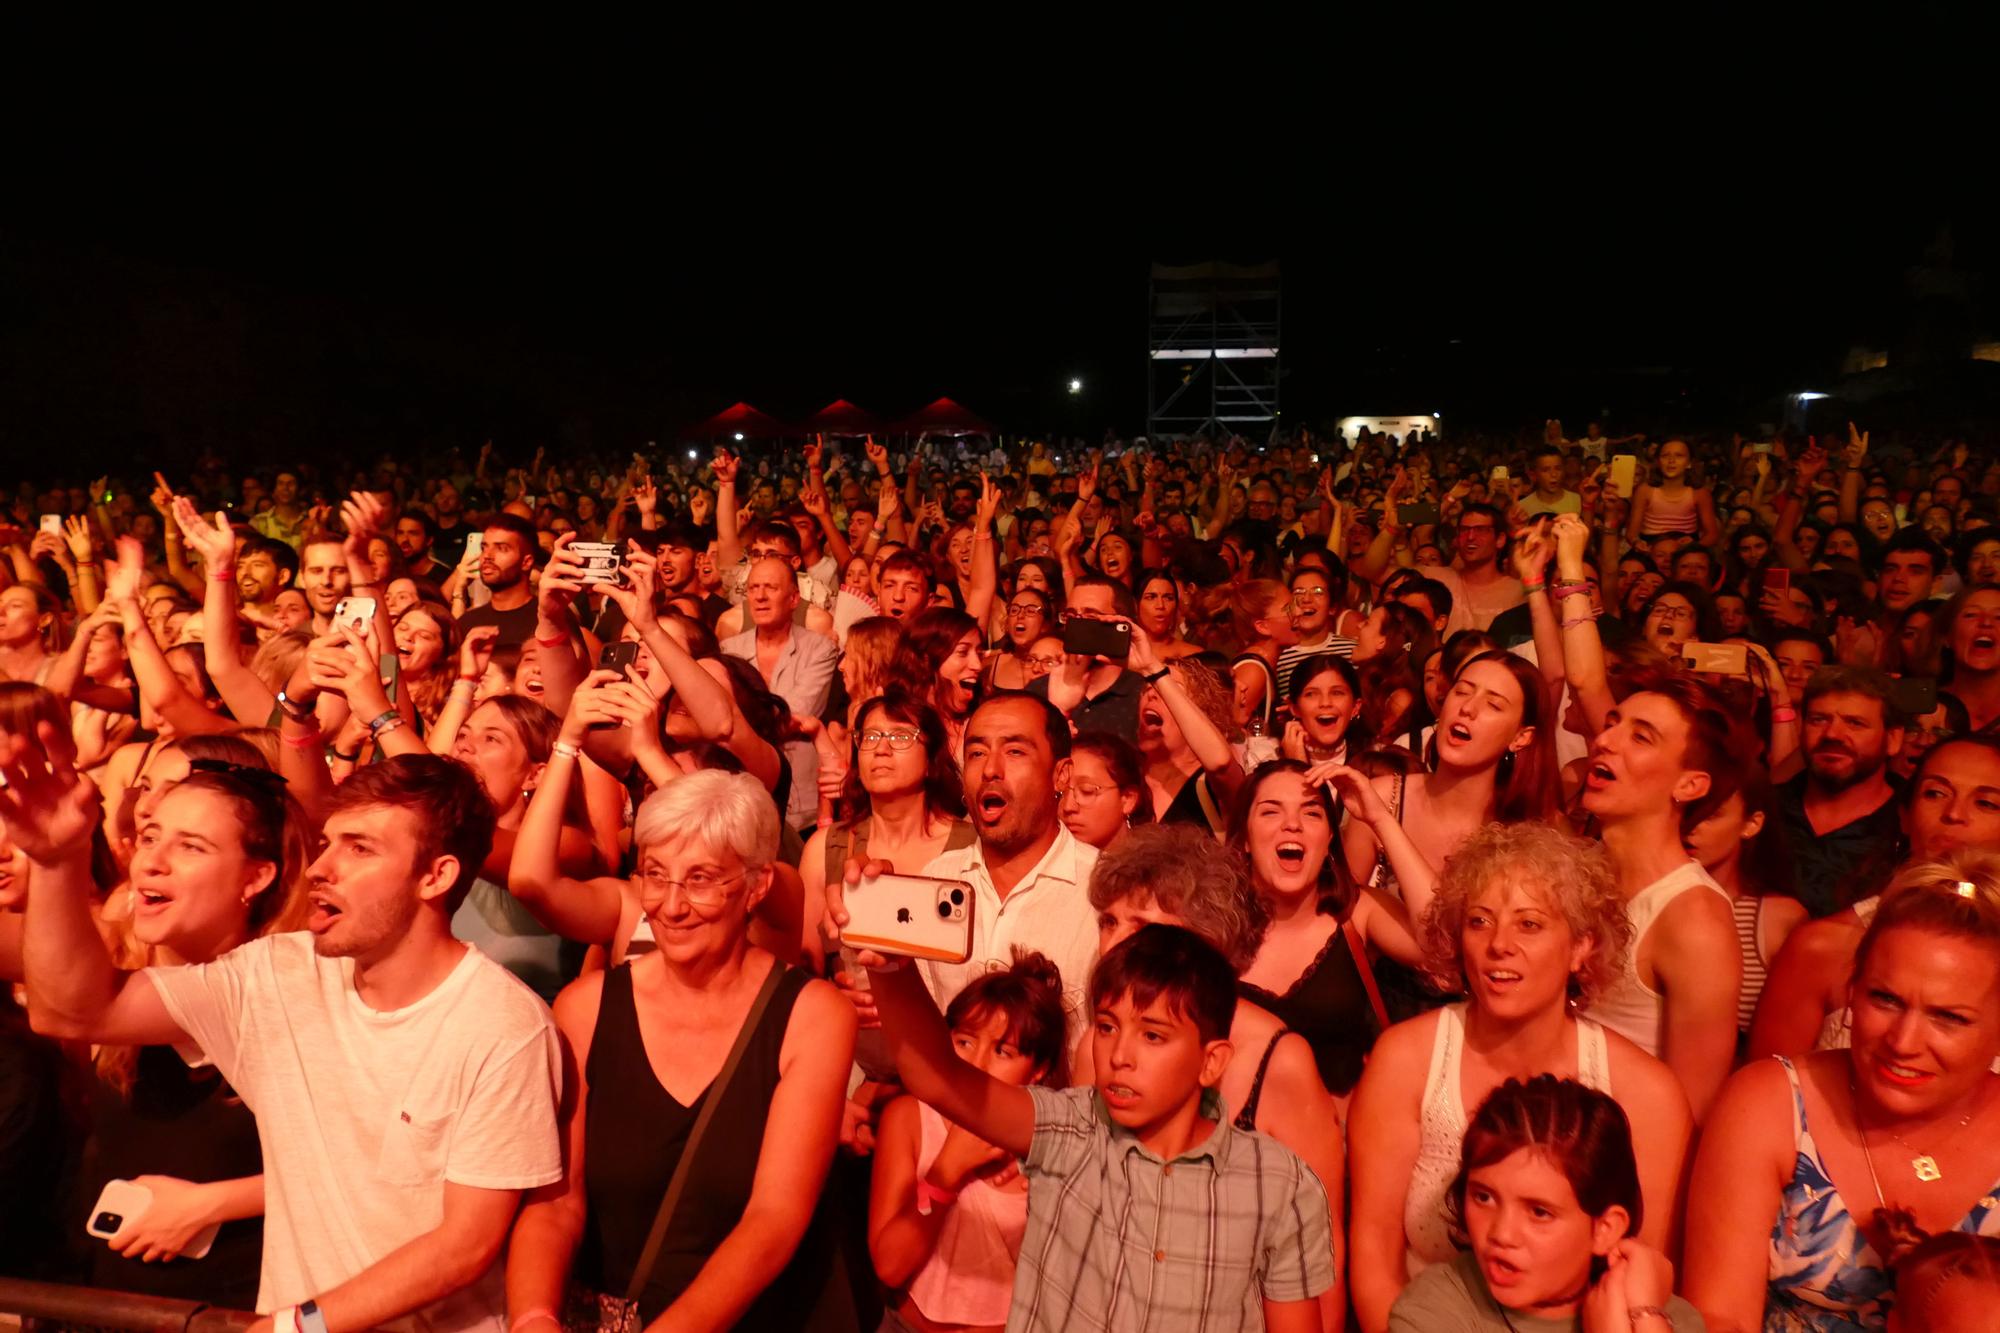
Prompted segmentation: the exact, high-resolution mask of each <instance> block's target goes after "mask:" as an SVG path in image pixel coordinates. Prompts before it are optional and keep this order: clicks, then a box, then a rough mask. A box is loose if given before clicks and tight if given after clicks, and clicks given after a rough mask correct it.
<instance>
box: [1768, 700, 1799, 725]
mask: <svg viewBox="0 0 2000 1333" xmlns="http://www.w3.org/2000/svg"><path fill="white" fill-rule="evenodd" d="M1771 720H1772V721H1773V722H1796V721H1798V720H1799V710H1798V709H1796V708H1794V707H1792V706H1791V705H1790V704H1786V705H1785V706H1784V707H1783V708H1773V709H1772V710H1771Z"/></svg>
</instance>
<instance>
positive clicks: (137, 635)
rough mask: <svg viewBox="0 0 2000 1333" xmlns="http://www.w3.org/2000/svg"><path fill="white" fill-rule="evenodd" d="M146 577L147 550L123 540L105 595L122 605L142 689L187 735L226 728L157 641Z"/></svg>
mask: <svg viewBox="0 0 2000 1333" xmlns="http://www.w3.org/2000/svg"><path fill="white" fill-rule="evenodd" d="M145 576H146V554H145V552H144V551H143V550H141V549H140V546H139V543H138V542H137V541H136V540H135V539H133V538H131V537H120V538H119V539H118V563H117V565H116V566H115V567H114V568H113V569H112V572H111V577H110V586H109V589H108V590H107V592H106V594H105V599H106V600H107V601H109V602H110V603H111V604H112V605H113V606H115V607H117V609H118V617H119V620H120V621H121V622H122V623H123V624H124V627H125V655H126V658H127V660H128V661H129V662H130V663H131V666H132V678H133V679H134V680H136V681H138V682H139V693H140V694H141V695H142V696H144V697H145V698H146V700H147V701H148V702H150V703H151V704H152V705H153V707H154V708H155V709H157V710H159V713H160V716H161V717H163V718H165V719H166V720H167V721H168V722H170V723H172V724H173V727H174V730H175V731H178V732H181V733H183V734H199V733H203V732H212V731H227V730H228V729H229V724H228V723H227V722H225V721H224V720H223V719H221V718H219V717H217V716H216V715H215V714H214V713H212V712H210V711H209V710H208V709H207V708H205V707H203V706H202V704H201V703H200V702H199V701H197V700H196V699H195V698H194V696H193V695H191V694H189V693H188V690H187V686H185V685H183V684H181V678H180V677H179V676H177V675H175V674H174V669H173V667H171V666H169V665H168V664H167V655H166V654H165V653H163V652H161V651H160V645H159V644H158V643H155V642H154V641H153V631H152V629H151V628H150V627H148V626H147V624H146V617H145V615H144V614H143V612H142V611H141V610H140V607H139V585H140V583H141V581H143V580H144V578H145Z"/></svg>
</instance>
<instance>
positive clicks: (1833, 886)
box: [1780, 666, 1904, 917]
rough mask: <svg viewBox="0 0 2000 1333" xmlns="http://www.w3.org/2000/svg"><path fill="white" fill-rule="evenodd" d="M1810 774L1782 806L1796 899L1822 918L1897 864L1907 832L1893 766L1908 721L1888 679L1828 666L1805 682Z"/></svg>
mask: <svg viewBox="0 0 2000 1333" xmlns="http://www.w3.org/2000/svg"><path fill="white" fill-rule="evenodd" d="M1804 711H1805V734H1804V745H1805V755H1806V770H1805V772H1803V773H1801V774H1799V776H1798V777H1796V778H1794V779H1793V780H1792V781H1791V782H1789V783H1787V784H1786V785H1785V789H1784V792H1783V796H1782V801H1781V804H1780V810H1781V811H1782V814H1783V822H1784V829H1785V840H1786V843H1787V844H1788V845H1789V847H1790V849H1791V857H1792V877H1793V878H1792V893H1793V896H1795V897H1796V898H1797V899H1798V900H1799V901H1800V902H1802V903H1804V904H1805V905H1806V910H1808V911H1809V912H1811V913H1812V914H1813V915H1814V916H1816V917H1821V916H1826V915H1827V914H1829V913H1831V912H1836V911H1838V910H1840V908H1842V907H1844V906H1846V905H1847V903H1848V901H1849V900H1850V896H1851V895H1850V894H1849V893H1848V892H1847V889H1848V881H1849V880H1850V879H1852V878H1853V876H1854V874H1855V872H1856V871H1857V870H1859V869H1860V868H1861V867H1863V866H1865V865H1868V864H1870V863H1871V862H1873V861H1875V860H1876V859H1877V858H1883V857H1886V858H1888V859H1894V852H1895V848H1896V844H1897V842H1898V840H1899V839H1900V838H1901V837H1902V826H1901V822H1900V820H1899V818H1898V815H1897V810H1896V791H1895V788H1894V787H1893V786H1892V785H1891V784H1890V781H1889V760H1890V758H1891V757H1893V756H1894V755H1895V754H1896V753H1897V752H1898V751H1900V750H1901V749H1902V748H1903V728H1904V718H1903V714H1902V711H1901V710H1900V709H1899V708H1897V706H1896V701H1895V698H1894V696H1893V685H1892V682H1891V681H1890V680H1889V678H1888V677H1887V676H1885V675H1884V674H1882V673H1881V672H1879V671H1877V670H1875V669H1874V668H1872V667H1850V666H1831V667H1822V668H1821V669H1820V670H1818V671H1816V672H1814V673H1813V675H1812V679H1811V680H1809V681H1808V682H1806V693H1805V710H1804Z"/></svg>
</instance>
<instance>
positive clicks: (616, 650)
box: [597, 639, 639, 676]
mask: <svg viewBox="0 0 2000 1333" xmlns="http://www.w3.org/2000/svg"><path fill="white" fill-rule="evenodd" d="M638 660H639V645H638V643H637V642H635V641H634V640H631V639H619V640H617V641H616V642H614V643H607V644H605V645H604V649H603V651H602V652H600V653H598V655H597V667H598V670H600V671H616V672H617V673H618V674H619V675H621V676H625V675H630V674H631V668H632V664H633V663H634V662H636V661H638Z"/></svg>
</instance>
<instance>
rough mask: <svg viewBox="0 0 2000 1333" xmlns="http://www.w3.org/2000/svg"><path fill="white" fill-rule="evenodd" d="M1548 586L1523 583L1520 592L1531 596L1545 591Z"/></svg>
mask: <svg viewBox="0 0 2000 1333" xmlns="http://www.w3.org/2000/svg"><path fill="white" fill-rule="evenodd" d="M1548 586H1549V585H1548V584H1546V583H1523V584H1522V585H1521V591H1522V592H1525V593H1528V594H1530V595H1531V596H1532V595H1533V594H1535V593H1538V592H1542V591H1544V590H1546V589H1547V588H1548Z"/></svg>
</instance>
